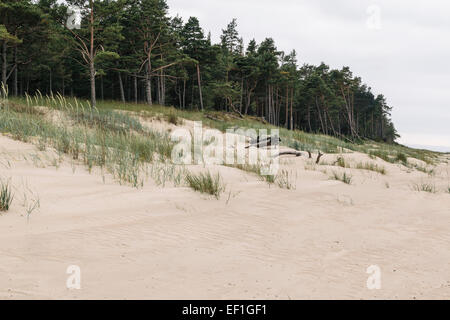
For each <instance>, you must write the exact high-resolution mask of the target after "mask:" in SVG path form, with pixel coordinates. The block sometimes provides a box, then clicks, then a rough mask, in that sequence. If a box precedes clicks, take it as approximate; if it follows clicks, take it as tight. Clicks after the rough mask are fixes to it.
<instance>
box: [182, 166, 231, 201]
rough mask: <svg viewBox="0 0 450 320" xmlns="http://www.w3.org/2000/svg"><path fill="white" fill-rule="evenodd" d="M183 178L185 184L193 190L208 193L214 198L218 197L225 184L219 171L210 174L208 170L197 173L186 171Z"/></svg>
mask: <svg viewBox="0 0 450 320" xmlns="http://www.w3.org/2000/svg"><path fill="white" fill-rule="evenodd" d="M185 179H186V183H187V185H188V186H189V187H190V188H192V189H193V190H195V191H198V192H201V193H205V194H210V195H212V196H215V197H216V199H219V198H220V194H221V193H222V192H224V191H225V185H224V183H223V181H222V178H221V176H220V174H219V173H217V175H211V173H210V172H209V171H208V172H206V173H199V174H197V175H196V174H193V173H188V174H187V175H186V178H185Z"/></svg>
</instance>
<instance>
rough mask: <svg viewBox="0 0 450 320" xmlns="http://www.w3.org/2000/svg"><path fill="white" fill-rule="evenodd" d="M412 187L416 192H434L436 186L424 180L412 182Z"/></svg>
mask: <svg viewBox="0 0 450 320" xmlns="http://www.w3.org/2000/svg"><path fill="white" fill-rule="evenodd" d="M413 189H414V190H415V191H418V192H428V193H436V186H435V185H434V184H431V183H426V182H421V183H415V184H413Z"/></svg>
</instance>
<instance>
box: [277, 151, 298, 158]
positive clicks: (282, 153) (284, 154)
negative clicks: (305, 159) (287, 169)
mask: <svg viewBox="0 0 450 320" xmlns="http://www.w3.org/2000/svg"><path fill="white" fill-rule="evenodd" d="M287 155H294V156H296V157H300V156H301V155H302V153H301V152H298V151H283V152H280V153H279V154H277V155H275V156H274V158H277V157H280V156H287Z"/></svg>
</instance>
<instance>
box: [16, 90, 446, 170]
mask: <svg viewBox="0 0 450 320" xmlns="http://www.w3.org/2000/svg"><path fill="white" fill-rule="evenodd" d="M12 100H13V101H14V102H15V103H19V104H22V105H27V104H28V105H39V106H47V107H51V108H74V109H80V108H85V109H90V106H89V103H88V102H84V103H81V102H80V101H81V100H79V99H76V98H65V97H61V96H50V97H49V96H42V95H40V94H39V93H38V94H36V95H35V96H33V97H30V96H27V97H25V98H13V99H12ZM96 109H97V110H98V111H99V112H103V111H130V112H133V113H135V114H139V115H142V116H146V117H156V116H158V117H162V118H165V119H166V120H168V121H169V122H171V123H174V122H176V123H179V119H188V120H193V121H202V122H203V124H204V125H205V126H208V127H211V128H215V129H219V130H221V131H222V132H224V131H225V130H226V129H229V128H253V129H279V132H280V137H281V139H282V142H281V144H282V145H285V146H288V147H291V148H293V149H296V150H303V151H310V152H316V151H318V150H320V151H321V152H322V153H332V154H336V153H346V152H350V151H357V152H361V153H365V154H368V155H370V156H371V157H373V158H377V157H378V158H380V159H383V160H384V161H387V162H390V163H402V164H407V158H408V157H410V158H415V159H418V160H422V161H424V162H426V163H427V164H433V163H434V162H436V161H437V159H438V156H439V153H436V152H432V151H428V150H418V149H412V148H408V147H405V146H402V145H399V144H386V143H382V142H375V141H369V140H357V141H353V142H351V141H349V140H345V139H338V138H336V137H332V136H327V135H323V134H317V133H306V132H303V131H299V130H294V131H290V130H287V129H285V128H278V127H275V126H272V125H269V124H268V123H266V122H265V121H264V120H263V119H261V118H258V117H254V116H245V117H244V118H240V117H237V116H236V115H235V114H232V113H224V112H217V111H204V112H201V111H198V110H180V109H175V108H173V107H165V106H159V105H152V106H149V105H147V104H144V103H138V104H136V103H123V102H119V101H101V100H100V101H98V102H97V107H96Z"/></svg>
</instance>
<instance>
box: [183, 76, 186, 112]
mask: <svg viewBox="0 0 450 320" xmlns="http://www.w3.org/2000/svg"><path fill="white" fill-rule="evenodd" d="M183 109H186V79H184V81H183Z"/></svg>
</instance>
